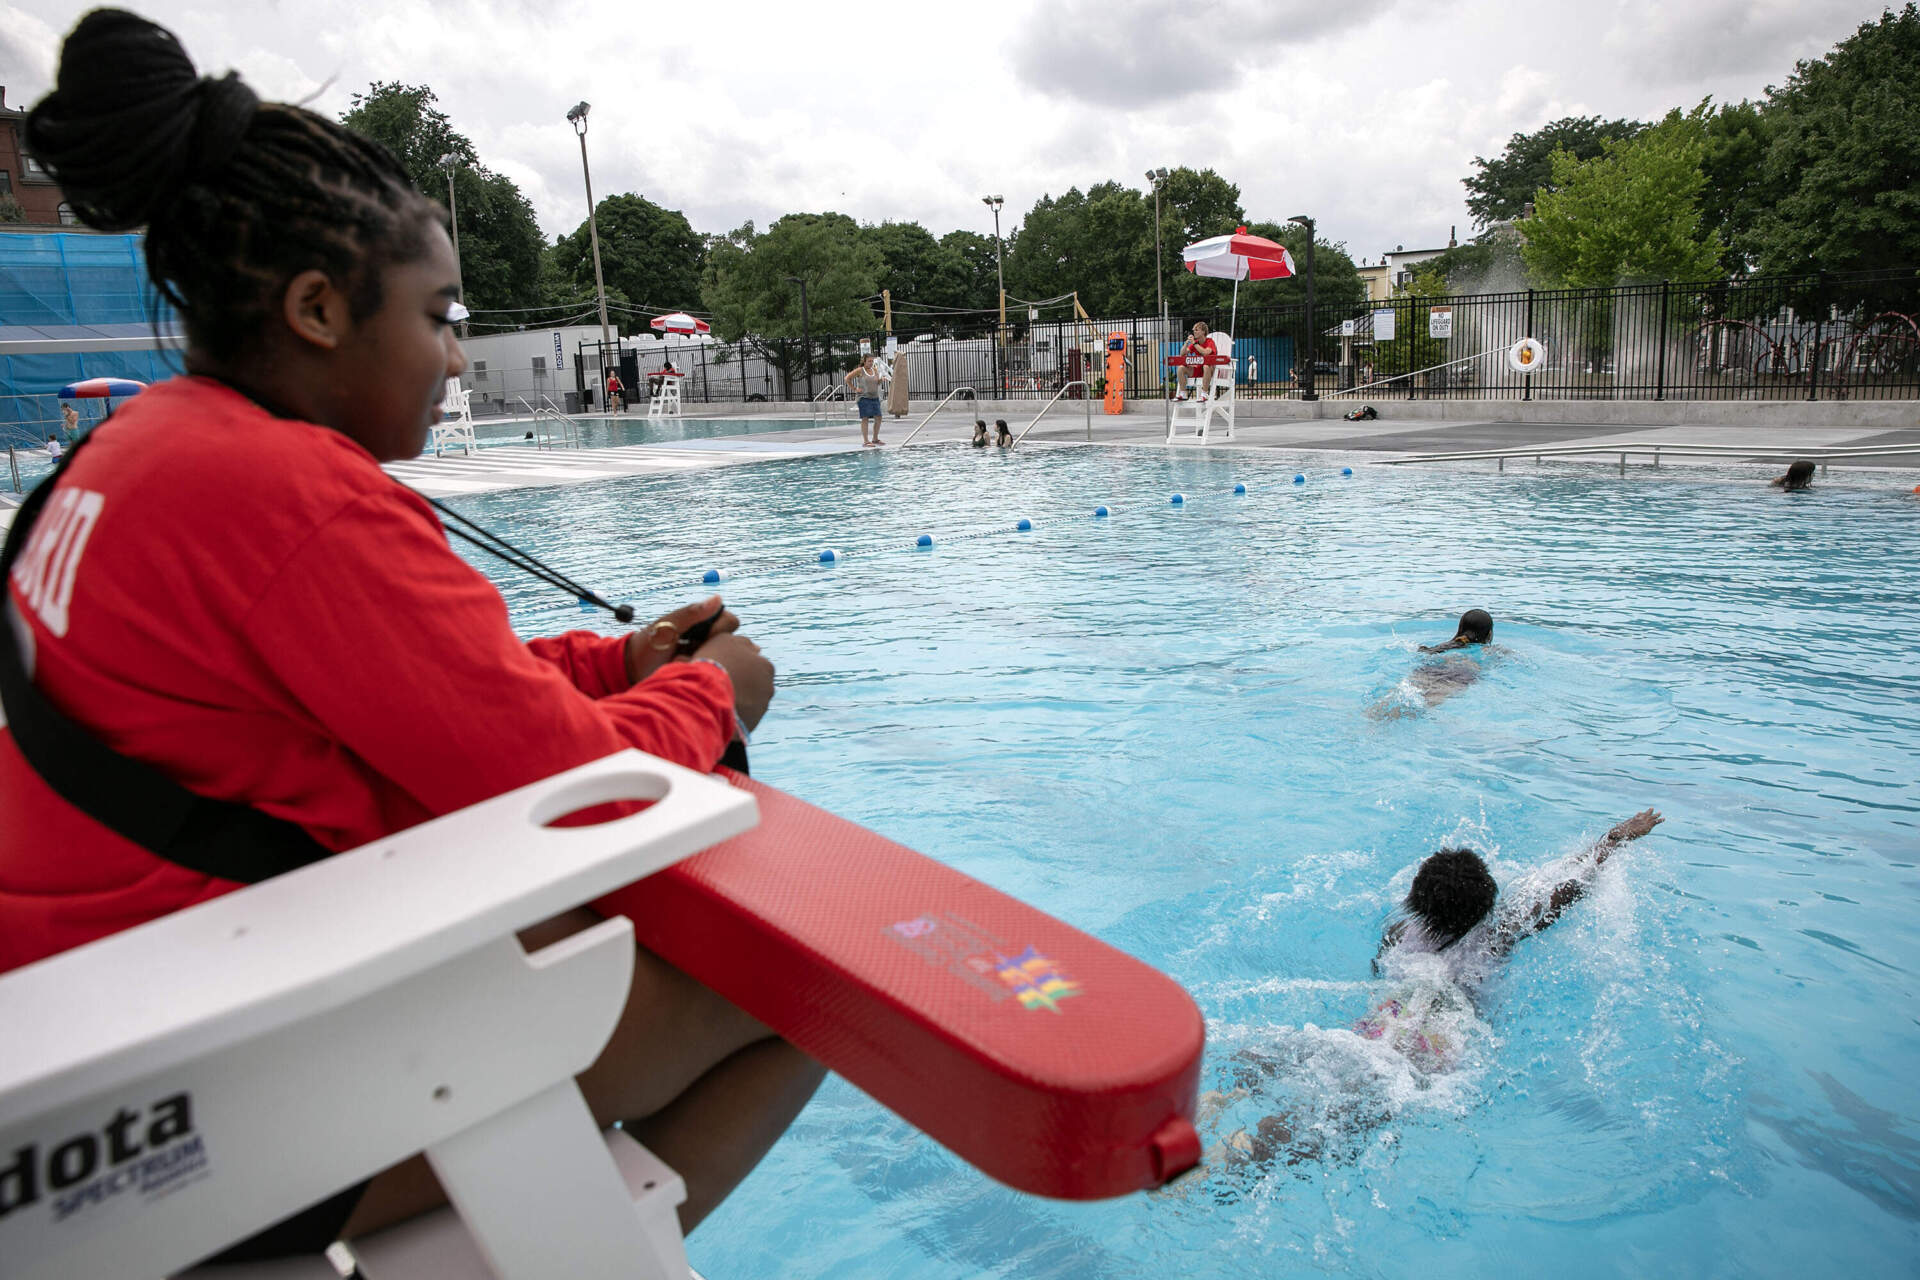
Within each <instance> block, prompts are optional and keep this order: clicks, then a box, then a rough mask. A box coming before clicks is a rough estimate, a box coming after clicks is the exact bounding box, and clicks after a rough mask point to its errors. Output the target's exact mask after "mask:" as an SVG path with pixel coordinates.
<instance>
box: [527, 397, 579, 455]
mask: <svg viewBox="0 0 1920 1280" xmlns="http://www.w3.org/2000/svg"><path fill="white" fill-rule="evenodd" d="M514 399H515V400H518V401H519V402H520V403H521V404H522V405H524V406H525V407H526V410H527V412H528V413H529V414H531V415H532V416H533V447H534V448H536V449H551V448H553V447H554V446H555V444H556V443H557V442H560V441H564V442H565V443H566V445H567V447H568V448H570V449H578V448H580V447H581V438H580V424H579V423H577V422H575V421H574V420H573V419H572V418H569V417H568V416H567V415H566V414H564V413H562V412H560V409H559V407H558V406H557V405H555V404H554V403H553V401H552V400H551V399H549V398H548V397H547V396H544V395H543V396H541V397H540V403H539V404H537V405H533V404H527V398H526V397H525V396H515V397H514ZM542 425H545V426H546V427H547V428H548V431H549V433H548V434H547V435H544V436H543V435H542V434H541V433H540V428H541V426H542Z"/></svg>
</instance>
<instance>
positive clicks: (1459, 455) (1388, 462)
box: [1379, 440, 1920, 472]
mask: <svg viewBox="0 0 1920 1280" xmlns="http://www.w3.org/2000/svg"><path fill="white" fill-rule="evenodd" d="M1609 453H1614V454H1618V455H1620V470H1621V471H1622V472H1625V471H1626V469H1627V457H1628V455H1630V454H1631V455H1634V456H1642V455H1651V456H1652V458H1653V465H1654V466H1656V467H1657V466H1659V465H1660V455H1661V454H1662V453H1665V454H1667V455H1668V456H1669V457H1679V458H1688V457H1693V458H1736V459H1739V458H1754V459H1760V460H1765V461H1780V462H1794V461H1798V460H1799V459H1802V458H1804V459H1806V460H1807V461H1809V462H1817V463H1819V464H1820V469H1821V470H1822V471H1823V472H1824V471H1825V470H1826V468H1827V465H1828V464H1829V463H1833V462H1845V461H1848V460H1849V459H1854V458H1879V457H1909V456H1912V457H1920V444H1883V445H1834V446H1820V445H1815V446H1811V447H1809V448H1804V449H1774V448H1768V447H1766V446H1764V445H1738V444H1703V443H1697V442H1693V441H1686V440H1626V441H1620V442H1616V443H1613V444H1542V445H1522V446H1518V447H1515V448H1511V449H1462V450H1458V451H1456V452H1449V453H1414V454H1408V455H1407V456H1406V457H1404V458H1382V459H1381V460H1380V462H1379V465H1381V466H1387V467H1399V466H1406V465H1408V464H1410V463H1420V462H1477V461H1485V460H1488V459H1496V460H1498V461H1499V463H1500V469H1501V470H1502V471H1504V470H1506V467H1507V459H1508V458H1532V459H1533V460H1534V461H1535V462H1538V461H1540V459H1542V458H1561V457H1581V456H1586V455H1594V454H1609Z"/></svg>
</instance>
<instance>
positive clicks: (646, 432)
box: [473, 408, 850, 449]
mask: <svg viewBox="0 0 1920 1280" xmlns="http://www.w3.org/2000/svg"><path fill="white" fill-rule="evenodd" d="M574 423H575V424H576V426H577V428H578V430H579V433H580V443H581V444H582V445H583V446H585V447H586V448H589V449H604V448H607V447H609V446H612V445H627V444H660V443H662V442H667V441H678V440H711V439H714V438H715V437H718V436H752V435H765V434H767V433H768V432H776V431H791V430H793V429H794V428H795V427H817V426H819V425H821V424H820V423H818V422H815V421H813V420H812V419H811V418H799V419H791V418H788V419H782V418H661V419H658V420H654V419H649V418H648V417H647V413H646V410H645V409H644V408H642V409H640V410H639V411H638V412H636V413H628V414H623V415H621V416H620V417H617V418H575V419H574ZM849 426H850V424H849ZM533 427H534V424H533V423H531V422H525V421H518V420H516V421H513V422H490V421H488V420H487V419H485V418H481V419H478V420H476V421H475V422H474V424H473V434H474V436H475V438H476V439H478V440H479V442H480V446H481V448H483V449H484V448H494V447H496V446H499V445H510V444H523V443H525V436H526V434H527V432H529V431H531V430H533Z"/></svg>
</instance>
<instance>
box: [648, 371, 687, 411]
mask: <svg viewBox="0 0 1920 1280" xmlns="http://www.w3.org/2000/svg"><path fill="white" fill-rule="evenodd" d="M647 376H648V379H649V380H650V381H653V390H652V391H651V392H650V393H649V394H648V396H647V416H648V417H649V418H677V417H679V416H680V379H681V377H682V376H683V375H681V374H678V373H661V374H648V375H647Z"/></svg>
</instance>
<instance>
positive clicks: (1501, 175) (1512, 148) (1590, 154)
mask: <svg viewBox="0 0 1920 1280" xmlns="http://www.w3.org/2000/svg"><path fill="white" fill-rule="evenodd" d="M1645 127H1646V126H1644V125H1642V124H1640V123H1639V122H1638V121H1634V120H1602V119H1601V118H1600V117H1599V116H1568V117H1567V118H1565V119H1563V120H1555V121H1554V122H1553V123H1552V124H1549V125H1543V126H1542V127H1540V128H1538V129H1536V130H1534V131H1533V132H1532V133H1516V134H1514V135H1513V136H1512V137H1511V138H1509V139H1507V146H1506V150H1504V151H1502V152H1501V153H1500V154H1499V155H1498V156H1495V157H1494V158H1493V159H1491V160H1488V159H1486V158H1484V157H1482V156H1475V157H1474V158H1473V166H1474V168H1475V169H1477V170H1478V171H1479V172H1477V173H1475V174H1474V175H1473V176H1472V177H1469V178H1463V179H1461V184H1460V185H1462V186H1464V187H1465V188H1466V189H1467V212H1468V213H1471V214H1472V215H1473V219H1474V222H1475V223H1476V224H1477V225H1479V226H1481V227H1487V226H1491V225H1492V224H1493V223H1496V222H1503V221H1510V220H1511V219H1514V218H1518V217H1519V216H1521V214H1522V213H1523V212H1524V211H1525V209H1526V206H1527V205H1528V204H1529V203H1531V202H1533V201H1535V200H1536V199H1537V194H1536V193H1538V192H1540V191H1542V190H1546V191H1552V190H1554V177H1553V157H1554V156H1555V155H1556V154H1557V153H1559V152H1562V151H1564V152H1566V153H1567V154H1569V155H1571V156H1572V157H1573V158H1574V159H1576V160H1592V159H1595V158H1596V157H1598V156H1599V155H1600V154H1601V151H1602V148H1603V147H1604V146H1605V144H1606V142H1607V141H1608V140H1609V139H1611V140H1613V141H1615V142H1627V141H1631V140H1632V139H1633V138H1635V137H1637V136H1639V133H1640V131H1641V130H1642V129H1643V128H1645Z"/></svg>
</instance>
